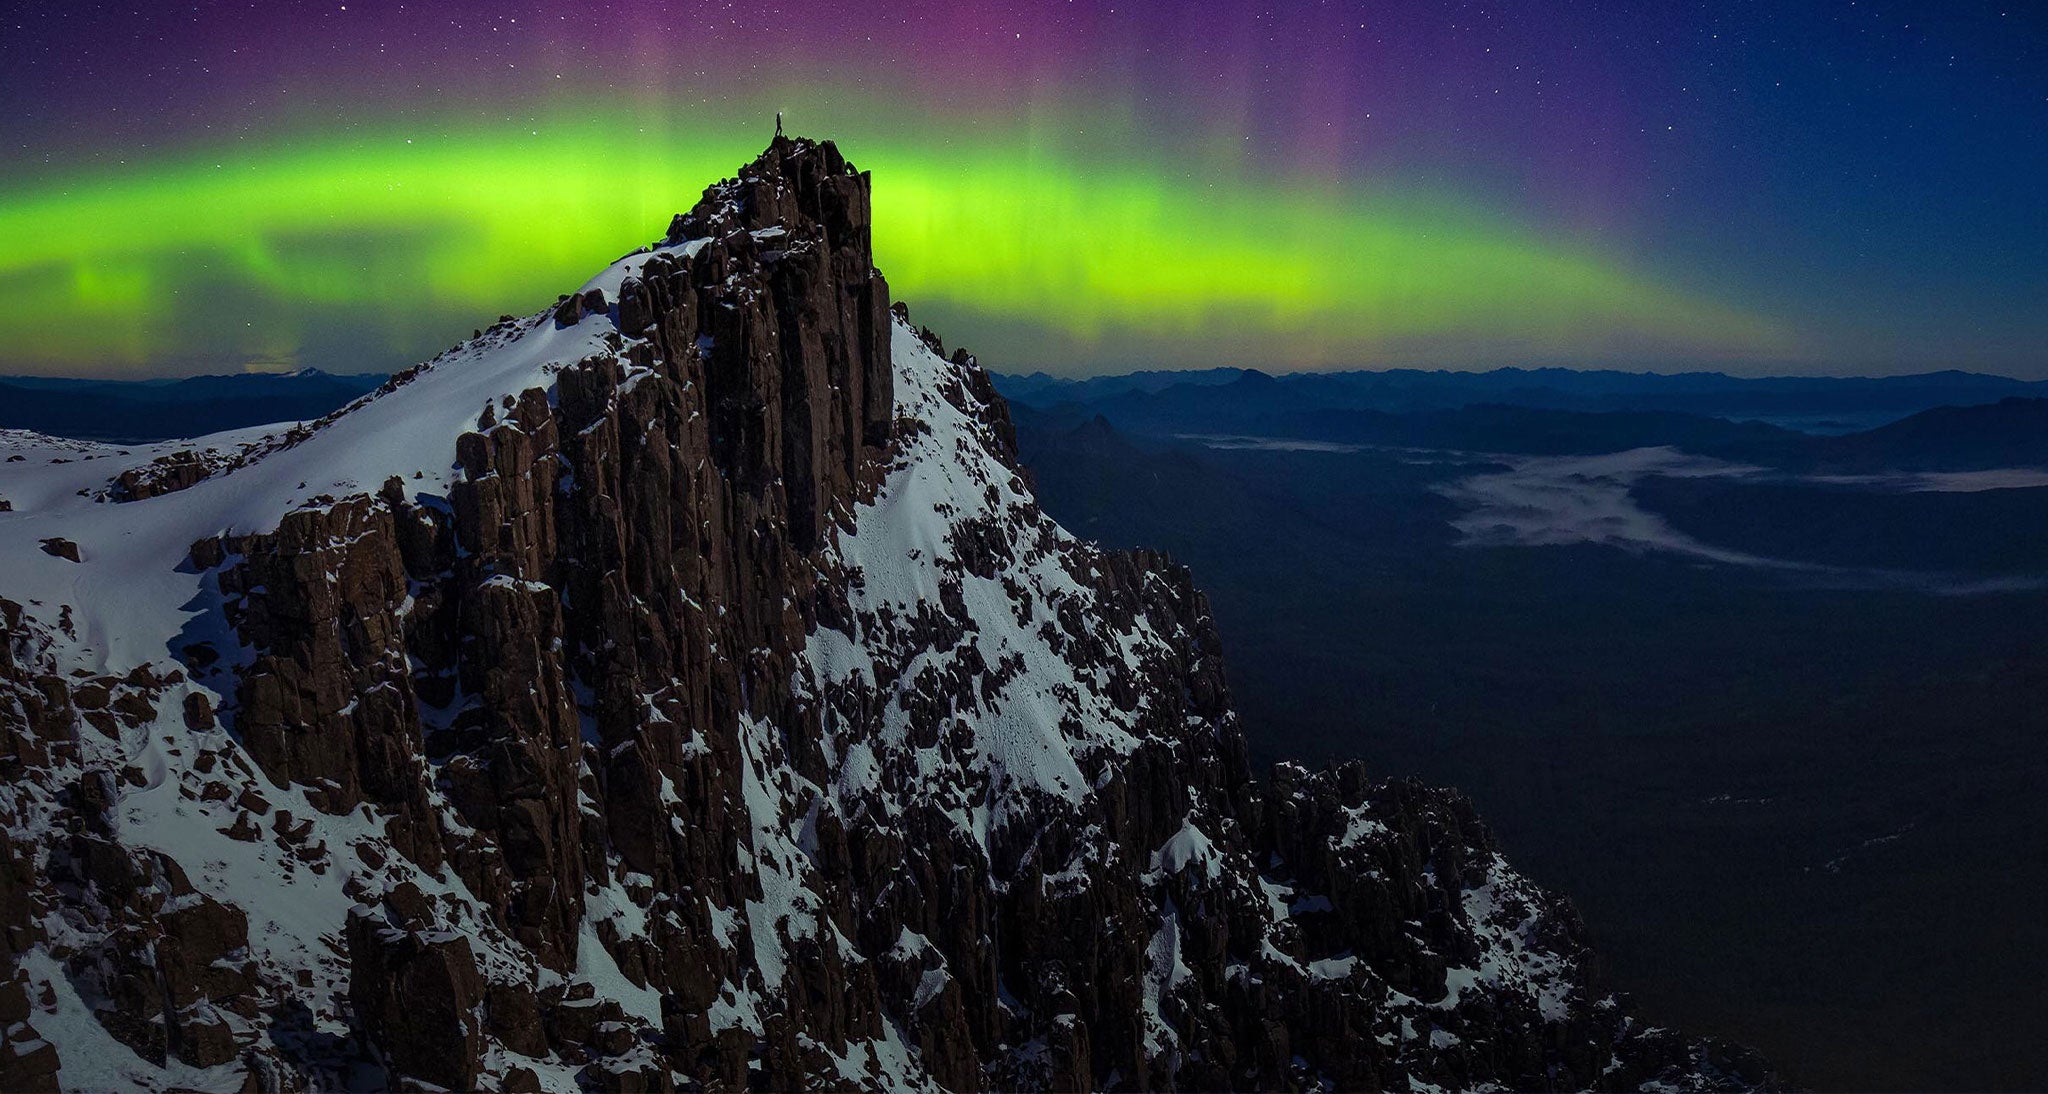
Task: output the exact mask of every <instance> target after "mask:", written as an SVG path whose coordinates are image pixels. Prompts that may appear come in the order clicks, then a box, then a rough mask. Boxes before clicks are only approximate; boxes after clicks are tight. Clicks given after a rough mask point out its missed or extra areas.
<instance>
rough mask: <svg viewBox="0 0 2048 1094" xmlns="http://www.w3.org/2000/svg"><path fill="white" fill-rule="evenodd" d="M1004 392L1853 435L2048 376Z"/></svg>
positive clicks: (1279, 379)
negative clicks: (1615, 417)
mask: <svg viewBox="0 0 2048 1094" xmlns="http://www.w3.org/2000/svg"><path fill="white" fill-rule="evenodd" d="M996 384H997V386H998V387H999V388H1000V389H1001V390H1002V392H1003V394H1004V395H1006V396H1008V397H1010V398H1011V399H1015V400H1020V401H1023V402H1026V403H1030V404H1033V405H1036V406H1050V405H1054V404H1057V403H1061V402H1069V401H1072V402H1079V403H1088V404H1098V403H1103V402H1105V401H1107V400H1111V399H1116V398H1119V397H1142V396H1146V395H1157V394H1162V393H1165V392H1168V391H1171V390H1176V389H1179V390H1181V391H1182V392H1183V395H1182V396H1181V397H1182V398H1184V397H1186V395H1187V394H1189V393H1198V392H1200V391H1202V390H1204V389H1218V388H1230V389H1231V390H1233V391H1234V392H1236V393H1239V394H1242V393H1245V392H1247V391H1249V390H1253V389H1254V388H1255V386H1256V385H1262V384H1270V385H1271V386H1270V387H1269V388H1268V391H1269V392H1270V393H1271V394H1272V396H1273V397H1275V398H1279V397H1282V395H1281V393H1285V397H1287V398H1290V399H1291V400H1292V401H1293V402H1295V403H1296V404H1298V405H1308V406H1315V407H1320V408H1325V409H1344V410H1378V411H1384V412H1387V413H1395V414H1399V413H1410V412H1415V411H1423V410H1455V409H1459V408H1462V407H1467V406H1473V405H1476V404H1484V403H1500V404H1506V405H1511V406H1522V407H1531V408H1538V409H1547V410H1577V411H1588V412H1610V411H1676V412H1682V413H1688V414H1700V415H1706V416H1709V417H1716V418H1729V419H1735V420H1758V421H1766V422H1771V423H1774V424H1778V425H1784V426H1787V427H1791V428H1797V429H1801V430H1804V431H1808V432H1852V431H1855V430H1858V429H1867V428H1870V427H1872V426H1876V425H1882V424H1884V423H1885V422H1888V421H1894V420H1897V419H1899V418H1903V417H1905V416H1907V415H1909V414H1913V413H1916V412H1918V411H1922V410H1927V409H1931V408H1933V407H1938V406H1973V405H1978V404H1983V403H1995V402H1997V401H1999V400H2000V399H2005V398H2013V397H2018V398H2040V397H2044V396H2048V381H2029V380H2016V379H2013V378H2011V377H2006V376H1987V375H1983V374H1981V373H1970V372H1959V371H1956V370H1953V369H1951V370H1947V371H1942V372H1928V373H1921V374H1917V375H1912V376H1884V377H1836V376H1777V377H1761V378H1758V377H1741V376H1729V375H1727V374H1725V373H1719V372H1686V373H1677V374H1661V373H1651V372H1617V371H1613V370H1604V369H1594V370H1577V369H1567V368H1539V369H1524V368H1501V369H1494V370H1491V371H1488V372H1450V371H1444V370H1436V371H1423V370H1420V369H1387V370H1384V371H1372V372H1366V371H1358V372H1325V373H1290V374H1286V375H1281V376H1272V375H1269V374H1267V373H1264V372H1260V371H1259V370H1257V369H1234V368H1225V369H1207V370H1203V371H1198V372H1159V371H1152V372H1133V373H1128V374H1126V375H1121V376H1093V377H1088V378H1086V379H1079V380H1067V379H1060V378H1057V377H1052V376H1048V375H1046V374H1044V373H1042V372H1041V373H1033V374H1031V375H1028V376H998V377H997V378H996Z"/></svg>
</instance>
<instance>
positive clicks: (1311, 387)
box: [998, 369, 2048, 474]
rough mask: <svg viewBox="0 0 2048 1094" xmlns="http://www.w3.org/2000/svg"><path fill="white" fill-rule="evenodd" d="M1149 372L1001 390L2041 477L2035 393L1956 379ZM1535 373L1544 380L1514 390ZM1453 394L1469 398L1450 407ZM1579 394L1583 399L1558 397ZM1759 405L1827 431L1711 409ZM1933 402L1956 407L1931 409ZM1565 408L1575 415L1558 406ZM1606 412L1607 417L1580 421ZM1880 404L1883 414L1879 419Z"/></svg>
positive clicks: (1067, 404) (1225, 431)
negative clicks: (1774, 403) (1795, 410)
mask: <svg viewBox="0 0 2048 1094" xmlns="http://www.w3.org/2000/svg"><path fill="white" fill-rule="evenodd" d="M1160 376H1161V374H1158V373H1139V374H1133V375H1132V376H1129V377H1100V378H1095V379H1090V380H1085V381H1075V382H1065V381H1054V380H1050V379H1048V378H1046V377H1042V376H1027V377H1010V378H1005V379H1002V380H999V381H998V385H999V386H1001V387H1004V388H1005V392H1006V394H1007V395H1008V396H1009V398H1010V399H1011V401H1012V403H1013V405H1014V406H1015V407H1016V408H1017V409H1016V413H1017V415H1018V419H1019V421H1020V422H1025V423H1031V424H1039V425H1044V426H1047V427H1051V428H1073V427H1074V426H1077V425H1080V424H1081V423H1084V422H1086V421H1088V420H1090V419H1092V418H1095V417H1098V416H1099V417H1102V418H1104V419H1106V420H1107V421H1108V422H1109V423H1111V424H1113V425H1114V426H1115V427H1116V428H1117V429H1119V430H1123V431H1125V432H1129V433H1133V434H1138V435H1153V436H1175V437H1261V438H1268V439H1285V440H1292V441H1305V442H1316V443H1325V444H1342V445H1362V446H1370V447H1386V448H1420V449H1431V450H1453V451H1464V452H1473V453H1518V454H1530V455H1593V454H1599V453H1605V452H1618V451H1625V450H1628V449H1632V448H1647V447H1656V446H1663V445H1669V446H1672V447H1676V448H1680V449H1683V450H1685V451H1687V452H1692V453H1695V454H1698V455H1703V456H1712V457H1715V458H1718V459H1724V460H1731V461H1736V462H1741V463H1754V464H1761V465H1763V466H1768V467H1776V468H1781V469H1785V470H1796V471H1803V472H1813V471H1826V472H1834V473H1844V474H1859V473H1875V472H1900V471H1971V470H1981V469H1987V468H1996V467H2017V466H2042V465H2048V398H2042V397H2040V395H2041V394H2042V392H2043V388H2042V387H2041V385H2039V384H2034V383H2028V382H2025V381H2019V380H2007V379H2003V378H1999V377H1991V376H1976V375H1972V374H1969V373H1960V372H1958V373H1935V374H1931V375H1929V376H1918V377H1899V378H1896V379H1875V380H1870V379H1815V380H1805V379H1799V380H1741V379H1736V378H1733V377H1726V376H1715V375H1711V374H1699V375H1692V376H1680V377H1663V376H1650V375H1640V374H1628V373H1598V372H1570V371H1567V370H1563V369H1548V370H1542V371H1541V372H1540V373H1531V372H1526V371H1522V370H1505V369H1504V370H1500V371H1497V372H1491V373H1442V372H1439V373H1421V372H1407V373H1341V374H1333V375H1298V376H1271V375H1268V374H1266V373H1263V372H1257V371H1253V370H1238V371H1231V372H1224V371H1210V372H1205V373H1197V374H1194V378H1192V379H1190V380H1187V381H1184V382H1180V383H1173V384H1169V385H1167V386H1163V387H1160V386H1155V384H1156V381H1157V379H1158V378H1159V377H1160ZM1538 376H1540V377H1541V378H1542V379H1543V380H1544V381H1546V383H1544V384H1542V385H1537V384H1533V383H1523V382H1521V381H1525V380H1528V379H1530V378H1531V377H1538ZM1411 381H1412V382H1411ZM1687 384H1689V385H1691V386H1690V387H1687V386H1683V385H1687ZM1717 385H1718V387H1717ZM1460 388H1462V389H1463V393H1464V395H1465V396H1468V397H1469V398H1466V399H1465V401H1459V394H1458V389H1460ZM1574 388H1576V389H1577V391H1578V392H1579V394H1578V395H1577V396H1576V397H1573V398H1566V397H1565V394H1566V393H1567V392H1568V391H1569V390H1571V389H1574ZM1660 388H1661V390H1660ZM1631 389H1632V390H1631ZM2015 392H2026V393H2032V394H2014V393H2015ZM1770 398H1776V399H1777V400H1778V401H1779V402H1780V403H1781V404H1782V405H1783V406H1784V407H1788V408H1789V407H1794V406H1797V407H1800V408H1803V409H1804V410H1805V411H1806V412H1807V413H1808V415H1809V416H1810V417H1811V418H1812V419H1813V420H1814V421H1818V422H1825V423H1828V424H1827V425H1825V426H1820V427H1815V426H1814V425H1811V424H1810V425H1809V426H1808V428H1805V429H1799V428H1793V427H1792V426H1791V425H1789V424H1778V423H1776V422H1773V421H1769V420H1763V419H1758V418H1746V417H1737V416H1731V415H1728V414H1723V413H1719V412H1717V408H1721V407H1725V406H1728V405H1733V404H1735V403H1746V404H1752V405H1753V404H1757V403H1759V402H1761V401H1766V400H1767V399H1770ZM1931 399H1949V400H1953V401H1954V405H1949V404H1933V405H1926V404H1927V400H1931ZM1520 400H1528V401H1520ZM1573 401H1576V402H1578V403H1579V404H1582V405H1579V406H1560V405H1556V404H1558V403H1565V402H1573ZM1602 404H1606V405H1607V408H1606V409H1588V407H1589V406H1598V405H1602ZM1878 406H1883V407H1885V408H1887V409H1885V410H1884V411H1883V413H1882V414H1879V413H1878V412H1877V411H1875V410H1874V409H1873V408H1875V407H1878ZM1859 416H1860V419H1859ZM1873 418H1876V419H1878V421H1877V423H1876V424H1873V425H1869V426H1865V427H1864V428H1860V429H1856V430H1843V429H1841V428H1840V426H1841V425H1842V424H1844V423H1848V422H1854V421H1858V420H1862V421H1871V420H1872V419H1873Z"/></svg>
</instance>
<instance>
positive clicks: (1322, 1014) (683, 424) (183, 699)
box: [0, 138, 1764, 1090]
mask: <svg viewBox="0 0 2048 1094" xmlns="http://www.w3.org/2000/svg"><path fill="white" fill-rule="evenodd" d="M868 186H869V180H868V177H867V176H866V175H865V174H861V173H858V172H856V171H855V170H854V169H853V168H852V167H851V166H850V165H849V164H847V163H846V162H845V161H844V160H843V159H842V158H841V156H840V154H839V152H838V151H837V150H836V149H835V148H834V147H833V146H832V145H831V144H829V143H824V144H814V143H811V142H808V141H795V140H785V139H781V138H778V139H777V140H776V142H775V143H774V144H773V145H771V146H770V147H769V148H768V150H767V151H766V152H765V153H764V154H763V155H762V156H761V158H760V159H758V160H757V161H755V162H754V163H752V164H750V165H748V166H747V167H746V168H744V169H743V170H742V171H741V173H740V175H739V177H738V178H736V179H732V180H727V181H725V182H722V183H720V184H718V185H716V186H714V187H712V188H711V189H710V190H708V191H707V192H706V193H705V195H704V198H703V200H702V201H700V202H699V203H698V204H697V206H696V207H695V208H694V209H692V210H691V211H690V212H689V213H687V214H684V215H682V216H679V217H677V218H676V220H675V222H674V224H673V225H672V226H671V227H670V229H669V232H668V234H667V236H666V238H665V239H663V240H662V241H661V242H660V243H659V244H657V245H655V246H653V247H651V248H646V249H643V250H642V251H640V252H636V253H635V254H632V255H629V256H627V257H626V258H624V259H622V260H621V261H620V262H618V263H616V264H614V265H613V266H612V267H611V268H609V269H608V270H606V271H605V272H603V273H601V274H600V275H599V276H598V277H597V278H594V279H593V280H592V281H591V282H590V283H589V284H588V285H586V286H584V287H583V288H582V289H581V290H580V291H578V292H576V293H573V294H570V295H568V296H565V297H564V298H562V300H561V301H560V302H559V303H558V304H557V305H556V306H554V307H552V308H550V309H548V310H546V311H544V312H542V313H540V314H538V315H535V316H532V317H528V318H525V319H515V318H512V317H507V318H506V319H504V320H502V321H500V323H499V324H497V325H496V326H494V327H493V328H492V329H491V330H489V331H484V332H479V335H478V337H477V338H476V339H474V340H472V341H471V342H468V343H465V344H463V345H462V346H459V347H457V348H456V349H454V350H452V351H450V352H449V353H447V354H444V355H442V357H440V358H437V359H436V360H435V361H433V362H429V363H427V364H426V365H423V366H420V367H418V368H416V369H413V370H410V371H408V372H406V373H403V374H401V375H399V376H397V377H395V378H394V379H393V381H392V382H391V383H390V384H388V385H387V386H386V387H385V388H384V389H382V390H380V391H379V392H377V393H375V394H373V395H371V396H368V397H366V398H365V399H363V400H361V401H359V402H358V403H356V404H354V405H352V406H350V407H348V408H347V409H345V410H344V411H342V412H339V413H337V414H335V415H333V416H330V417H329V418H328V419H324V420H322V421H320V422H314V423H306V424H303V425H298V426H292V427H285V428H278V429H273V430H269V431H261V430H258V431H243V432H240V433H236V434H227V435H221V436H219V437H214V438H207V439H205V440H202V441H200V442H196V443H188V444H185V445H182V446H180V445H164V446H155V447H137V448H130V449H116V448H112V447H109V446H96V445H90V444H80V443H76V442H57V441H53V440H50V439H47V438H39V437H35V436H32V435H23V434H7V435H0V449H4V450H5V453H6V455H5V456H4V459H5V460H6V461H7V462H5V463H0V496H5V497H6V498H7V499H8V500H9V504H10V507H11V508H10V511H8V512H5V513H0V573H4V575H5V576H0V594H4V597H5V599H0V623H4V625H5V642H4V646H0V768H4V772H5V775H6V778H5V780H4V784H0V821H4V829H0V970H4V975H0V1025H4V1039H0V1088H6V1089H10V1090H16V1089H36V1088H43V1087H50V1086H53V1085H58V1084H61V1085H63V1086H66V1087H73V1088H81V1089H83V1088H93V1089H137V1088H161V1087H166V1086H182V1087H190V1088H200V1089H221V1090H233V1089H243V1090H297V1089H309V1088H332V1087H344V1086H346V1087H359V1088H360V1087H382V1086H398V1087H407V1088H422V1089H423V1088H430V1087H446V1088H456V1089H465V1088H476V1087H491V1088H503V1089H511V1090H533V1089H542V1088H546V1089H564V1090H567V1089H575V1088H578V1087H582V1088H586V1089H605V1090H666V1089H671V1088H674V1087H678V1086H684V1087H688V1086H701V1087H705V1088H716V1089H740V1088H746V1087H752V1088H757V1089H763V1088H765V1089H791V1088H799V1087H837V1088H844V1087H864V1088H865V1087H944V1088H948V1089H955V1090H969V1089H978V1088H1005V1089H1059V1090H1067V1089H1080V1088H1088V1087H1105V1088H1116V1089H1141V1088H1142V1089H1201V1090H1216V1089H1229V1088H1240V1089H1243V1088H1309V1087H1317V1086H1335V1087H1346V1088H1360V1089H1372V1088H1384V1089H1395V1090H1399V1089H1410V1090H1427V1089H1435V1088H1439V1087H1460V1088H1480V1087H1488V1086H1497V1087H1511V1088H1519V1089H1536V1088H1584V1087H1596V1088H1604V1089H1622V1088H1638V1087H1641V1088H1657V1089H1679V1088H1684V1089H1707V1088H1732V1087H1742V1086H1748V1085H1754V1084H1755V1083H1757V1082H1759V1081H1762V1080H1763V1078H1764V1076H1763V1073H1762V1072H1760V1071H1759V1070H1758V1069H1757V1068H1756V1065H1755V1064H1754V1062H1753V1061H1750V1060H1747V1059H1746V1058H1743V1057H1742V1056H1741V1055H1740V1054H1736V1053H1730V1052H1728V1051H1726V1050H1723V1049H1720V1048H1718V1047H1716V1046H1713V1045H1710V1044H1706V1043H1701V1042H1696V1041H1691V1040H1687V1039H1685V1038H1682V1037H1679V1036H1677V1035H1675V1034H1672V1033H1669V1032H1666V1031H1661V1030H1656V1029H1651V1028H1646V1027H1644V1026H1642V1025H1641V1024H1639V1023H1638V1022H1637V1021H1635V1020H1634V1019H1632V1018H1630V1017H1629V1016H1628V1015H1627V1014H1625V1013H1624V1011H1623V1010H1622V1008H1621V1007H1619V1006H1618V1005H1617V1004H1616V1002H1615V1001H1614V1000H1612V999H1611V998H1606V997H1603V996H1602V995H1601V993H1600V992H1599V991H1598V990H1597V989H1596V988H1595V987H1594V985H1593V984H1592V982H1591V980H1590V971H1589V962H1588V959H1587V955H1586V952H1585V948H1584V945H1583V943H1582V941H1581V934H1582V932H1581V930H1580V928H1579V926H1578V923H1577V921H1576V920H1575V919H1574V918H1573V916H1572V914H1571V912H1570V910H1569V908H1568V907H1567V906H1565V905H1564V904H1562V903H1561V902H1559V901H1557V900H1556V899H1554V898H1552V897H1549V896H1547V895H1545V894H1543V893H1542V892H1540V891H1538V890H1536V889H1535V888H1534V887H1532V886H1531V885H1530V884H1529V883H1527V882H1526V881H1524V880H1523V879H1522V878H1520V877H1518V876H1517V875H1516V874H1515V873H1514V872H1513V870H1512V869H1511V868H1510V867H1509V866H1508V865H1507V864H1506V863H1505V862H1503V861H1502V859H1501V857H1500V856H1499V855H1498V854H1497V853H1496V852H1495V850H1494V848H1493V847H1492V845H1491V843H1490V842H1489V840H1488V837H1487V834H1486V832H1485V830H1484V828H1483V827H1482V826H1481V825H1480V824H1479V822H1478V821H1477V819H1476V818H1475V817H1474V816H1473V814H1472V811H1471V810H1470V809H1469V808H1468V807H1467V805H1466V804H1465V803H1464V802H1463V801H1462V800H1460V799H1459V798H1457V797H1455V796H1453V795H1450V794H1447V793H1444V792H1440V791H1433V790H1427V789H1424V788H1422V787H1420V786H1417V785H1415V784H1413V783H1378V784H1376V783H1373V782H1371V781H1369V780H1368V779H1366V778H1365V777H1364V776H1363V775H1362V774H1361V772H1360V770H1359V769H1358V768H1357V767H1356V766H1349V767H1343V768H1339V769H1336V770H1331V771H1324V772H1319V773H1310V772H1308V771H1305V770H1302V769H1300V768H1296V767H1282V768H1280V769H1279V770H1278V771H1276V772H1275V773H1274V774H1273V775H1272V776H1271V777H1270V778H1269V779H1266V780H1264V781H1259V780H1255V779H1254V778H1253V777H1252V775H1251V773H1250V772H1249V770H1248V769H1247V761H1246V758H1245V749H1244V744H1243V740H1242V737H1241V735H1240V732H1239V728H1238V726H1237V724H1236V722H1235V719H1234V717H1233V715H1232V714H1231V712H1230V708H1229V702H1228V695H1227V692H1226V690H1225V687H1224V681H1223V674H1222V669H1221V660H1220V656H1219V652H1218V649H1217V642H1216V637H1215V634H1214V631H1213V629H1212V626H1211V623H1210V620H1209V615H1208V611H1207V608H1206V606H1205V604H1204V602H1203V599H1202V596H1201V594H1200V593H1199V592H1197V591H1196V590H1195V589H1194V588H1193V587H1192V586H1191V585H1190V583H1189V580H1188V575H1187V573H1186V572H1185V571H1184V570H1181V569H1180V568H1178V567H1175V566H1173V565H1170V564H1168V563H1167V562H1165V561H1164V560H1162V559H1160V558H1158V557H1156V556H1153V555H1150V554H1146V553H1142V552H1139V553H1108V552H1104V551H1101V550H1099V549H1097V548H1095V547H1093V546H1091V545H1089V544H1086V543H1083V542H1080V541H1077V540H1075V539H1074V538H1072V537H1071V536H1069V535H1068V534H1066V533H1065V532H1064V531H1062V530H1061V529H1060V528H1059V527H1058V526H1056V525H1055V524H1054V523H1053V522H1052V521H1050V520H1049V519H1047V518H1046V517H1045V516H1044V514H1042V513H1041V512H1040V511H1039V510H1038V508H1037V506H1036V505H1035V504H1034V503H1033V500H1032V497H1031V493H1030V488H1029V483H1028V479H1027V477H1026V475H1025V474H1024V472H1023V469H1022V468H1020V467H1019V466H1018V464H1017V461H1016V456H1015V451H1014V447H1013V440H1012V436H1011V431H1010V428H1009V424H1008V419H1007V412H1006V411H1005V409H1004V406H1003V403H1002V401H1001V400H1000V399H999V398H997V397H996V395H995V393H994V390H993V388H992V387H991V385H990V382H989V378H988V374H987V373H986V372H985V371H984V370H983V369H982V368H981V367H980V366H979V365H978V364H977V363H976V361H975V360H974V358H973V357H972V356H970V355H968V354H966V353H964V352H957V351H956V352H954V353H952V354H950V355H947V354H945V353H944V352H943V351H942V349H941V347H940V345H939V342H938V340H937V339H936V338H935V337H934V336H932V335H931V334H930V333H929V332H924V331H916V330H913V329H912V328H911V327H910V326H909V325H908V322H907V319H906V317H905V313H904V311H903V309H902V308H901V307H900V306H897V307H895V308H893V309H892V307H891V304H890V302H889V296H888V288H887V285H886V284H885V282H884V281H883V279H882V276H881V275H880V274H879V273H878V272H877V271H876V270H875V269H874V267H873V262H872V257H871V253H870V248H869V213H868V209H869V206H868V193H869V190H868Z"/></svg>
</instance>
